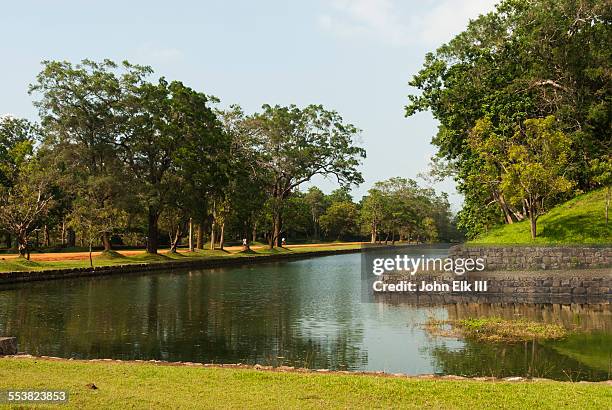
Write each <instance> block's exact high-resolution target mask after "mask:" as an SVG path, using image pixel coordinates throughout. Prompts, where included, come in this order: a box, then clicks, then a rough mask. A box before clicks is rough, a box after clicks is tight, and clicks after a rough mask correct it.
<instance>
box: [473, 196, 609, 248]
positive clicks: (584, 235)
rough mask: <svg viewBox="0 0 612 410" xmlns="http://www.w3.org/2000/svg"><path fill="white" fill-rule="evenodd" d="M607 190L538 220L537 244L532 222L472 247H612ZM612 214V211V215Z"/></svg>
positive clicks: (496, 231)
mask: <svg viewBox="0 0 612 410" xmlns="http://www.w3.org/2000/svg"><path fill="white" fill-rule="evenodd" d="M605 204H606V190H605V189H600V190H597V191H592V192H589V193H587V194H583V195H579V196H577V197H575V198H573V199H571V200H569V201H567V202H565V203H563V204H561V205H558V206H556V207H554V208H553V209H551V210H550V211H549V212H547V213H546V214H545V215H542V216H541V217H540V218H539V219H538V235H537V237H536V239H535V240H532V239H531V234H530V233H529V221H523V222H519V223H514V224H512V225H503V226H499V227H497V228H495V229H492V230H490V231H489V232H487V233H486V234H483V235H481V236H480V237H478V238H476V239H474V240H472V241H470V242H469V243H470V244H491V245H495V244H533V243H535V244H585V243H590V244H611V243H612V218H611V220H610V222H609V224H608V226H606V220H605ZM611 212H612V211H611Z"/></svg>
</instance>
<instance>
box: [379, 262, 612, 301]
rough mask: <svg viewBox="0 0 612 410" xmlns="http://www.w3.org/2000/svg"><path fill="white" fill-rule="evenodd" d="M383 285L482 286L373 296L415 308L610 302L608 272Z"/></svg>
mask: <svg viewBox="0 0 612 410" xmlns="http://www.w3.org/2000/svg"><path fill="white" fill-rule="evenodd" d="M383 281H384V282H385V283H401V281H411V282H414V283H417V284H419V283H421V282H422V281H424V282H428V283H433V282H434V281H435V282H437V283H444V284H448V285H449V286H450V287H451V288H452V283H453V282H455V281H465V282H467V283H468V284H474V283H475V282H477V281H478V282H480V283H482V282H486V283H487V285H486V290H477V289H476V288H475V286H472V288H471V289H470V290H469V291H448V292H447V291H438V292H420V291H416V292H403V293H399V292H397V293H395V292H381V293H379V294H378V295H377V296H378V297H379V298H380V297H383V298H385V297H386V296H391V298H397V299H398V302H399V301H400V300H401V301H403V302H410V301H414V302H418V303H419V304H421V305H423V304H426V305H428V304H429V303H431V304H440V303H443V304H447V303H451V304H452V303H584V304H594V303H610V301H611V299H612V271H611V270H609V269H591V270H557V271H541V270H540V271H529V272H525V271H491V272H468V273H466V274H464V275H461V276H454V275H452V274H449V273H447V272H437V273H434V272H432V273H427V274H416V275H415V276H409V275H408V276H406V275H388V276H383Z"/></svg>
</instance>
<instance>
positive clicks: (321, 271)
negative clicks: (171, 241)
mask: <svg viewBox="0 0 612 410" xmlns="http://www.w3.org/2000/svg"><path fill="white" fill-rule="evenodd" d="M360 279H361V277H360V256H359V255H358V254H351V255H338V256H330V257H321V258H313V259H306V260H301V261H293V262H283V263H270V264H260V265H252V266H246V267H239V268H225V269H214V270H202V271H189V272H180V273H177V272H167V273H157V274H148V275H129V276H126V277H122V276H108V277H99V278H80V279H73V280H58V281H48V282H34V283H27V284H20V285H11V286H8V285H7V286H4V287H3V288H2V290H0V334H2V335H12V336H17V338H18V341H19V350H20V351H23V352H26V353H29V354H34V355H49V356H60V357H66V358H69V357H72V358H80V359H85V358H116V359H124V360H127V359H144V360H148V359H159V360H169V361H194V362H206V363H247V364H255V363H259V364H266V365H280V364H284V365H291V366H298V367H309V368H328V369H343V370H344V369H346V370H370V371H386V372H391V373H394V372H402V373H407V374H425V373H437V374H460V375H466V376H498V377H504V376H533V377H547V378H554V379H559V380H605V379H608V378H610V368H611V363H612V310H611V309H610V306H609V305H596V306H586V305H570V306H561V305H517V304H508V305H500V304H497V305H495V304H486V303H484V304H474V303H471V304H467V303H466V304H453V305H446V306H418V305H415V304H413V303H402V302H401V301H400V302H398V301H394V302H393V303H388V302H378V303H363V302H362V301H361V283H360ZM487 315H489V316H491V315H494V316H505V317H527V318H530V319H532V320H539V321H547V322H555V323H561V324H563V325H565V326H567V327H572V328H576V329H578V330H579V332H576V333H574V334H573V335H572V336H570V337H568V338H567V339H565V340H563V341H558V342H542V343H538V342H535V343H532V342H528V343H519V344H497V345H490V344H482V343H476V342H473V341H463V340H459V339H449V338H436V337H433V336H431V335H430V334H428V333H427V332H426V331H425V330H424V328H423V326H422V325H423V323H425V322H426V321H427V320H428V318H430V317H435V318H438V319H447V318H461V317H474V316H487Z"/></svg>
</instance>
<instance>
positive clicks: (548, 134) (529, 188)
mask: <svg viewBox="0 0 612 410" xmlns="http://www.w3.org/2000/svg"><path fill="white" fill-rule="evenodd" d="M570 155H571V140H570V138H569V137H568V136H567V135H565V134H564V133H563V132H562V131H561V130H559V125H558V124H557V123H556V119H555V117H553V116H548V117H546V118H544V119H530V120H526V121H525V128H524V130H518V131H517V132H516V134H515V135H514V138H513V141H512V144H511V145H510V147H509V148H508V160H507V164H506V165H505V166H504V167H505V169H506V173H505V174H504V177H503V180H502V185H501V187H502V190H503V191H504V192H505V193H506V195H507V196H508V197H509V198H510V200H511V201H513V202H514V203H516V204H519V203H521V202H523V203H524V205H525V209H526V210H527V213H528V215H529V220H530V227H531V237H532V238H533V239H535V237H536V235H537V229H536V224H537V220H538V217H539V216H540V215H541V214H542V213H543V211H544V209H545V206H546V201H547V200H548V199H550V198H553V197H554V196H555V195H558V194H561V193H565V192H568V191H569V190H570V189H571V188H572V187H573V186H574V183H573V182H572V181H571V180H569V179H568V178H567V177H566V176H565V174H566V172H567V167H568V163H569V159H570Z"/></svg>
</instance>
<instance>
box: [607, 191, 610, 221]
mask: <svg viewBox="0 0 612 410" xmlns="http://www.w3.org/2000/svg"><path fill="white" fill-rule="evenodd" d="M609 209H610V187H609V186H608V187H607V188H606V226H608V210H609Z"/></svg>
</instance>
